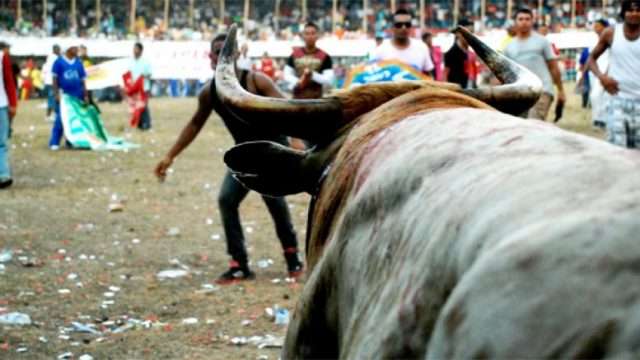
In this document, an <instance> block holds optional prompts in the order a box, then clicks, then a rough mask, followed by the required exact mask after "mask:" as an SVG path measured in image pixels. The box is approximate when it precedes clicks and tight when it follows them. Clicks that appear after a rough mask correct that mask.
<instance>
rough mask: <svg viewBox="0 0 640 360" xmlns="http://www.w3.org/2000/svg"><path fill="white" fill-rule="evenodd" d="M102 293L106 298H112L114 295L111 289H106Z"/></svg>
mask: <svg viewBox="0 0 640 360" xmlns="http://www.w3.org/2000/svg"><path fill="white" fill-rule="evenodd" d="M103 295H104V297H108V298H112V297H114V296H116V294H115V293H113V292H111V291H107V292H105V293H104V294H103Z"/></svg>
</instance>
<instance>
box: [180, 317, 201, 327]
mask: <svg viewBox="0 0 640 360" xmlns="http://www.w3.org/2000/svg"><path fill="white" fill-rule="evenodd" d="M197 323H198V318H193V317H191V318H186V319H182V324H183V325H195V324H197Z"/></svg>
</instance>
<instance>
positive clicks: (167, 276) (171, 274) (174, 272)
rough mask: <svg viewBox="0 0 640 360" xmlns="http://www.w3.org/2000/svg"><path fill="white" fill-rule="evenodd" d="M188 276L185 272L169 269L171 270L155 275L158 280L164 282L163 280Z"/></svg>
mask: <svg viewBox="0 0 640 360" xmlns="http://www.w3.org/2000/svg"><path fill="white" fill-rule="evenodd" d="M188 274H189V272H188V271H186V270H180V269H171V270H162V271H160V272H159V273H157V274H156V276H157V277H158V279H159V280H164V279H177V278H181V277H183V276H187V275H188Z"/></svg>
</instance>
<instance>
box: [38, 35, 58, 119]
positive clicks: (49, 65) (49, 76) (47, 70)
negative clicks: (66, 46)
mask: <svg viewBox="0 0 640 360" xmlns="http://www.w3.org/2000/svg"><path fill="white" fill-rule="evenodd" d="M59 56H60V45H58V44H55V45H53V52H52V53H51V54H49V55H48V56H47V61H45V63H44V65H42V77H43V80H44V91H45V94H47V116H46V118H45V119H46V120H47V121H50V122H53V120H54V117H55V114H54V110H55V107H56V99H55V96H53V73H52V70H53V63H54V62H56V60H58V57H59Z"/></svg>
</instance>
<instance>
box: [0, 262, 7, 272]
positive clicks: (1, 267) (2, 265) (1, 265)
mask: <svg viewBox="0 0 640 360" xmlns="http://www.w3.org/2000/svg"><path fill="white" fill-rule="evenodd" d="M5 269H6V267H5V266H4V264H0V274H4V271H5Z"/></svg>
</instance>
